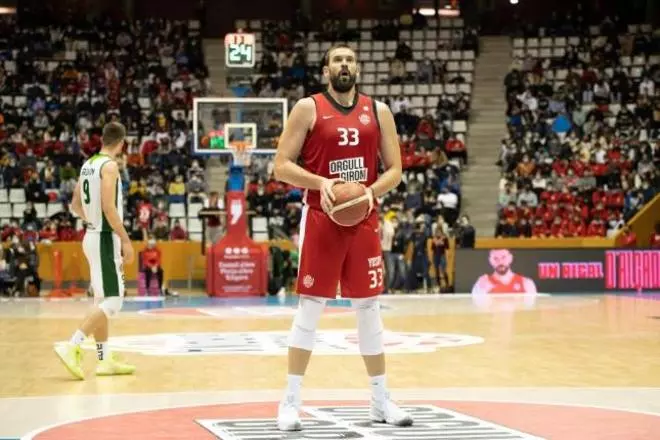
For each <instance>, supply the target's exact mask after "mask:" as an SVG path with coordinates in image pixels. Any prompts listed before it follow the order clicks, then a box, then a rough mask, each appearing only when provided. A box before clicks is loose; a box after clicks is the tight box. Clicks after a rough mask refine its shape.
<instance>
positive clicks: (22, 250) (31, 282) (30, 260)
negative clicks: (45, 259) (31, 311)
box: [11, 241, 41, 296]
mask: <svg viewBox="0 0 660 440" xmlns="http://www.w3.org/2000/svg"><path fill="white" fill-rule="evenodd" d="M11 265H12V270H11V272H12V273H13V274H14V276H15V277H16V291H17V294H18V295H20V296H26V295H29V296H38V294H39V290H40V289H41V280H40V278H39V275H38V274H37V270H38V267H39V263H38V257H37V252H36V247H35V246H34V243H22V242H20V241H19V243H18V244H16V247H15V254H14V256H13V259H12V262H11Z"/></svg>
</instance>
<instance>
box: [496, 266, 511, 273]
mask: <svg viewBox="0 0 660 440" xmlns="http://www.w3.org/2000/svg"><path fill="white" fill-rule="evenodd" d="M508 271H509V266H505V265H503V264H500V265H499V266H497V267H496V268H495V272H497V274H498V275H505V274H506V273H507V272H508Z"/></svg>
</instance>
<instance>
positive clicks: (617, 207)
mask: <svg viewBox="0 0 660 440" xmlns="http://www.w3.org/2000/svg"><path fill="white" fill-rule="evenodd" d="M553 23H554V24H553ZM585 23H586V20H585V17H583V16H582V15H580V13H579V11H578V12H576V14H575V15H573V16H569V19H568V20H561V21H557V20H555V21H554V22H552V23H551V25H550V26H549V27H546V28H542V29H540V30H539V29H536V32H535V33H530V31H529V29H525V32H523V35H525V36H526V37H525V38H514V40H513V47H514V49H513V50H514V57H515V59H516V61H515V63H514V66H513V67H512V70H511V72H510V73H509V74H508V75H507V77H506V78H505V79H504V85H505V88H506V96H507V103H508V108H507V114H506V116H507V125H508V129H509V132H508V134H507V136H506V137H505V138H504V139H503V140H502V143H501V157H500V161H499V163H498V164H499V165H500V166H501V169H502V179H501V182H500V197H499V203H498V209H499V213H500V220H499V222H498V225H497V227H496V231H495V235H496V236H502V237H518V236H521V237H544V236H553V237H578V236H612V235H614V234H616V233H617V231H619V230H620V229H621V228H622V227H623V225H624V224H625V223H626V221H628V220H629V219H631V218H632V217H633V216H634V215H635V213H637V212H638V211H639V209H640V208H641V207H642V206H643V205H644V204H645V203H646V202H648V201H649V200H651V199H652V198H653V197H654V196H655V195H656V194H657V193H658V191H660V173H659V167H660V88H659V86H660V38H659V37H658V34H657V32H656V33H655V34H654V33H653V29H652V28H651V26H648V25H624V24H622V23H621V22H620V21H619V20H618V19H609V18H608V19H606V20H605V21H603V22H602V23H601V24H600V26H587V25H586V24H585Z"/></svg>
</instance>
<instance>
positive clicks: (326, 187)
mask: <svg viewBox="0 0 660 440" xmlns="http://www.w3.org/2000/svg"><path fill="white" fill-rule="evenodd" d="M338 183H344V180H343V179H323V182H321V188H320V191H321V208H322V209H323V212H325V213H326V214H330V211H332V207H333V205H334V204H335V195H334V193H333V192H332V187H333V186H334V185H336V184H338Z"/></svg>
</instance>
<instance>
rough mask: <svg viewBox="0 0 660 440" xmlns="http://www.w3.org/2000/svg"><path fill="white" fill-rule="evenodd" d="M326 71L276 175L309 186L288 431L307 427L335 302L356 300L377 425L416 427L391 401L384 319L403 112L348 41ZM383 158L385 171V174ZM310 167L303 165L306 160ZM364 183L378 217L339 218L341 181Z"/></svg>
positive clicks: (287, 135)
mask: <svg viewBox="0 0 660 440" xmlns="http://www.w3.org/2000/svg"><path fill="white" fill-rule="evenodd" d="M323 75H324V76H325V78H326V79H327V80H328V83H329V84H328V89H327V91H326V92H324V93H320V94H317V95H313V96H311V97H309V98H305V99H301V100H300V101H298V102H297V103H296V105H295V106H294V107H293V109H292V111H291V114H290V115H289V119H288V121H287V124H286V126H285V127H284V131H283V132H282V135H281V137H280V142H279V145H278V147H277V154H276V155H275V169H274V172H275V177H276V178H277V179H278V180H281V181H283V182H286V183H288V184H291V185H293V186H296V187H299V188H304V189H305V199H304V207H303V214H302V221H301V226H300V244H299V248H300V260H299V261H300V263H299V270H298V282H297V291H298V294H299V295H300V302H299V306H298V310H297V312H296V316H295V318H294V320H293V325H292V328H291V333H290V336H289V365H288V373H289V374H288V380H287V389H286V392H285V395H284V398H283V399H282V401H281V402H280V406H279V412H278V418H277V423H278V427H279V429H280V430H283V431H294V430H299V429H302V424H301V421H300V417H299V410H300V405H301V400H300V387H301V383H302V378H303V376H304V374H305V370H306V369H307V364H308V363H309V358H310V356H311V354H312V349H313V346H314V340H315V337H316V336H315V335H316V328H317V325H318V321H319V319H320V317H321V314H322V313H323V309H324V308H325V304H326V301H327V300H328V299H331V298H335V296H336V294H337V286H338V285H339V286H341V293H342V296H343V297H345V298H351V300H352V303H353V305H354V306H355V308H356V311H357V321H358V326H357V327H358V329H357V330H358V338H359V343H358V345H359V349H360V353H361V354H362V358H363V360H364V363H365V366H366V369H367V373H368V374H369V376H370V384H371V391H372V398H371V408H370V417H371V419H372V421H375V422H381V423H388V424H392V425H396V426H409V425H412V422H413V421H412V418H411V417H410V415H408V414H407V413H406V412H405V411H403V410H402V409H401V408H399V407H398V406H397V405H396V404H395V403H394V402H393V401H392V400H391V399H390V397H389V392H388V391H387V386H386V381H385V356H384V347H383V345H384V344H383V322H382V319H381V316H380V305H379V302H378V295H379V294H380V293H382V291H383V275H384V274H383V261H382V253H381V248H380V238H379V233H378V215H377V212H376V211H374V210H373V204H374V200H375V199H376V198H377V197H380V196H382V195H383V194H385V193H387V192H388V191H390V190H391V189H393V188H395V187H396V186H397V185H398V184H399V182H400V181H401V153H400V149H399V139H398V135H397V132H396V126H395V124H394V117H393V116H392V112H391V111H390V109H389V108H388V107H387V105H385V104H383V103H381V102H377V101H374V100H373V99H372V98H370V97H368V96H365V95H362V94H360V93H358V92H357V90H356V87H355V82H356V79H357V76H358V75H359V68H358V65H357V57H356V54H355V52H354V51H353V50H351V49H350V48H349V47H347V46H334V47H332V48H331V49H330V50H329V51H328V53H327V57H326V65H325V66H324V67H323ZM379 159H380V161H382V164H383V168H384V172H383V173H382V174H381V175H380V176H379V175H378V164H379ZM298 163H301V165H298ZM342 181H352V182H359V183H361V184H363V185H364V187H365V191H366V193H367V194H368V195H369V213H368V214H367V216H366V217H365V219H364V220H363V221H362V222H361V223H359V224H357V225H355V226H351V227H343V226H340V225H338V224H336V223H334V222H333V220H332V219H331V218H330V216H329V215H328V214H327V213H328V212H330V210H331V209H332V206H333V200H334V196H333V193H332V186H333V185H334V184H336V183H337V182H342Z"/></svg>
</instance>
